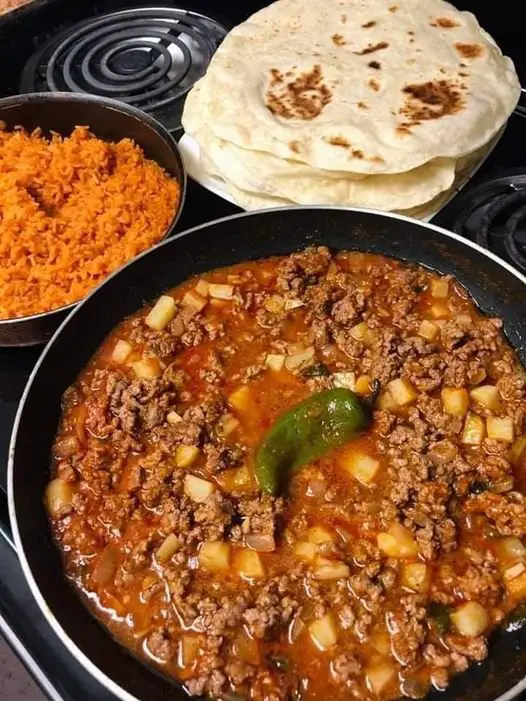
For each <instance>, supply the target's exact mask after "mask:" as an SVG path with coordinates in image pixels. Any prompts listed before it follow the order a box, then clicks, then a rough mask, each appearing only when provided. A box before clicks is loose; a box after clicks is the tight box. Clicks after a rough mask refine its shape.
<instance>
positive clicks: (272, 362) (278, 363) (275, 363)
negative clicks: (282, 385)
mask: <svg viewBox="0 0 526 701" xmlns="http://www.w3.org/2000/svg"><path fill="white" fill-rule="evenodd" d="M284 364H285V356H284V355H281V354H279V353H269V354H268V355H267V357H266V358H265V365H266V366H267V367H268V368H270V369H271V370H274V371H275V372H279V370H282V369H283V365H284Z"/></svg>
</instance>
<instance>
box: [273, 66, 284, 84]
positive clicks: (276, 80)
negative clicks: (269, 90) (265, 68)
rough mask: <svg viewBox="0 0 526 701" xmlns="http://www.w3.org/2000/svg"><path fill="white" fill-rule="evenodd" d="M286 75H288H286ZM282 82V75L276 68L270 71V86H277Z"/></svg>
mask: <svg viewBox="0 0 526 701" xmlns="http://www.w3.org/2000/svg"><path fill="white" fill-rule="evenodd" d="M287 75H288V73H287ZM282 82H283V73H282V72H281V71H280V70H278V69H277V68H271V69H270V85H278V84H279V83H282Z"/></svg>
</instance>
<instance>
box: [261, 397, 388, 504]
mask: <svg viewBox="0 0 526 701" xmlns="http://www.w3.org/2000/svg"><path fill="white" fill-rule="evenodd" d="M376 389H377V390H378V388H376ZM376 394H377V391H376V392H375V396H373V398H372V399H371V400H370V401H366V400H364V399H362V398H361V397H360V396H359V395H357V394H356V393H355V392H352V391H351V390H350V389H344V388H342V387H338V388H336V389H329V390H325V391H323V392H318V393H317V394H314V395H312V396H311V397H309V398H308V399H305V400H304V401H303V402H301V403H300V404H297V405H296V406H295V407H293V408H292V409H290V410H289V411H286V412H285V413H284V414H282V415H281V416H280V417H279V418H278V420H277V421H276V422H275V424H274V426H273V427H272V428H271V429H270V431H269V433H268V434H267V436H266V438H265V440H264V441H263V443H262V444H261V446H260V448H259V450H258V452H257V454H256V460H255V474H256V478H257V480H258V483H259V486H260V488H261V489H262V490H263V491H264V492H267V493H268V494H277V493H278V492H279V491H280V490H281V489H282V488H283V487H284V485H285V482H286V479H287V477H288V476H289V475H290V474H292V473H293V472H295V471H296V470H297V469H298V468H300V467H301V466H302V465H305V464H306V463H308V462H311V461H312V460H315V459H316V458H319V457H321V456H322V455H325V453H328V452H329V451H331V450H333V449H334V448H337V447H338V446H341V445H343V444H344V443H347V442H348V441H349V440H351V439H352V438H354V437H355V436H356V435H357V434H359V433H360V432H361V431H364V430H365V429H366V428H367V427H368V426H369V424H370V422H371V416H372V404H373V402H374V399H375V398H376Z"/></svg>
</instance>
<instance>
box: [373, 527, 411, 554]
mask: <svg viewBox="0 0 526 701" xmlns="http://www.w3.org/2000/svg"><path fill="white" fill-rule="evenodd" d="M377 543H378V547H379V548H380V550H381V551H382V552H383V553H384V554H385V555H387V556H388V557H414V556H415V555H417V554H418V545H417V543H416V542H415V540H414V539H413V536H412V534H411V531H410V530H408V529H407V528H405V526H402V524H400V523H393V525H392V526H391V527H390V528H389V530H388V531H387V533H379V534H378V536H377Z"/></svg>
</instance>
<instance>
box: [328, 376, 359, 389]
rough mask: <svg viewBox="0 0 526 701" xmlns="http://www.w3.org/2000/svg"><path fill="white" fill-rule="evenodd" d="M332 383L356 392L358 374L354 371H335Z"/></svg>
mask: <svg viewBox="0 0 526 701" xmlns="http://www.w3.org/2000/svg"><path fill="white" fill-rule="evenodd" d="M332 383H333V385H334V386H335V387H343V388H344V389H350V390H352V391H353V392H354V391H355V389H356V376H355V374H354V372H335V373H334V374H333V375H332Z"/></svg>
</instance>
